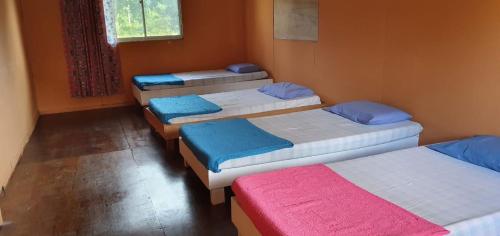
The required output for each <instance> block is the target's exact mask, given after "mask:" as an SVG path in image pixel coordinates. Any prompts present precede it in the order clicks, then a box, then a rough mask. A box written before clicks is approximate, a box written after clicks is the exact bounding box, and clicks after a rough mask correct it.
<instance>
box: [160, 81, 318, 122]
mask: <svg viewBox="0 0 500 236" xmlns="http://www.w3.org/2000/svg"><path fill="white" fill-rule="evenodd" d="M200 97H202V98H204V99H206V100H207V101H209V102H212V103H214V104H216V105H218V106H219V107H221V108H222V111H220V112H217V113H211V114H202V115H191V116H184V117H178V118H174V119H171V120H170V124H183V123H190V122H199V121H206V120H214V119H221V118H226V117H232V116H241V115H246V114H255V113H261V112H267V111H275V110H283V109H291V108H298V107H303V106H312V105H320V104H321V99H320V98H319V97H318V96H316V95H315V96H310V97H302V98H296V99H290V100H283V99H279V98H276V97H273V96H269V95H266V94H264V93H261V92H259V91H258V90H257V89H246V90H238V91H232V92H225V93H214V94H206V95H200Z"/></svg>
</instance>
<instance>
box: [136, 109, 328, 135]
mask: <svg viewBox="0 0 500 236" xmlns="http://www.w3.org/2000/svg"><path fill="white" fill-rule="evenodd" d="M323 107H325V105H323V104H318V105H311V106H302V107H294V108H289V109H281V110H273V111H267V112H260V113H252V114H246V115H240V116H228V117H224V118H218V119H213V120H221V119H228V118H236V117H238V118H256V117H263V116H273V115H280V114H287V113H292V112H299V111H308V110H313V109H319V108H323ZM144 117H146V120H147V121H148V123H149V124H150V125H151V127H152V128H153V129H154V130H155V132H157V133H158V134H160V136H162V137H163V139H165V141H167V142H168V141H172V140H175V139H178V138H179V128H180V127H181V126H182V125H185V124H193V123H201V122H207V121H213V120H203V121H198V122H190V123H180V124H163V122H162V121H161V120H160V119H158V117H157V116H156V115H155V114H154V113H153V112H152V111H151V110H150V109H149V108H144Z"/></svg>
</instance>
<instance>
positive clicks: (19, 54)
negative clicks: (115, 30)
mask: <svg viewBox="0 0 500 236" xmlns="http://www.w3.org/2000/svg"><path fill="white" fill-rule="evenodd" d="M20 28H21V27H20V23H19V20H18V14H17V6H16V0H1V1H0V84H1V85H2V86H0V110H1V111H2V112H1V115H0V187H3V186H6V185H7V181H8V180H9V178H10V175H11V174H12V172H13V171H14V168H15V167H16V164H17V162H18V160H19V157H21V154H22V152H23V150H24V146H25V144H26V143H27V142H28V140H29V137H30V135H31V133H32V132H33V129H34V127H35V124H36V120H37V118H38V114H37V112H36V107H35V102H34V101H33V96H32V92H31V83H30V80H29V76H28V69H27V63H26V58H25V52H24V49H23V45H22V37H21V30H20Z"/></svg>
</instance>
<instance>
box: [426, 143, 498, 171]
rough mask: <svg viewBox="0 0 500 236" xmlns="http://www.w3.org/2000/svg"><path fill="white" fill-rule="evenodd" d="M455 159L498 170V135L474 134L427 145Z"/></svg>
mask: <svg viewBox="0 0 500 236" xmlns="http://www.w3.org/2000/svg"><path fill="white" fill-rule="evenodd" d="M427 147H428V148H430V149H432V150H434V151H437V152H440V153H443V154H446V155H448V156H451V157H454V158H456V159H459V160H462V161H466V162H469V163H472V164H474V165H478V166H482V167H486V168H488V169H492V170H495V171H499V172H500V137H498V136H476V137H473V138H469V139H464V140H458V141H453V142H447V143H439V144H434V145H429V146H427Z"/></svg>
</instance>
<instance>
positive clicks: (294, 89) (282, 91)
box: [259, 82, 314, 100]
mask: <svg viewBox="0 0 500 236" xmlns="http://www.w3.org/2000/svg"><path fill="white" fill-rule="evenodd" d="M259 92H261V93H264V94H267V95H269V96H273V97H276V98H279V99H283V100H290V99H296V98H302V97H310V96H313V95H314V91H312V90H311V89H309V88H307V87H304V86H300V85H298V84H293V83H287V82H284V83H276V84H270V85H265V86H263V87H262V88H260V89H259Z"/></svg>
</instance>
